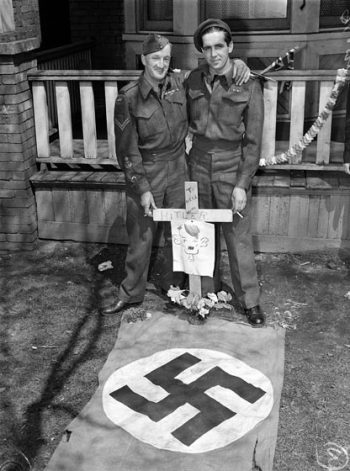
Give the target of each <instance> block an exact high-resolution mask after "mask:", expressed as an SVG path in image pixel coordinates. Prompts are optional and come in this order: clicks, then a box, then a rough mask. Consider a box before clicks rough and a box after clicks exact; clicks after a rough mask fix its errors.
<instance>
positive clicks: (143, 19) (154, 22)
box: [139, 0, 173, 31]
mask: <svg viewBox="0 0 350 471" xmlns="http://www.w3.org/2000/svg"><path fill="white" fill-rule="evenodd" d="M139 15H140V29H141V30H145V31H172V29H173V1H172V0H139Z"/></svg>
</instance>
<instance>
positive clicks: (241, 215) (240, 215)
mask: <svg viewBox="0 0 350 471" xmlns="http://www.w3.org/2000/svg"><path fill="white" fill-rule="evenodd" d="M235 214H238V216H239V217H240V218H241V219H243V217H244V216H243V214H241V213H240V212H239V211H236V212H235Z"/></svg>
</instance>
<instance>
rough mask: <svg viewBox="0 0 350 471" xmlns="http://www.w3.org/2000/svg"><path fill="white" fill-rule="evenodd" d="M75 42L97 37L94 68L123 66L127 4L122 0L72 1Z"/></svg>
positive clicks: (72, 37)
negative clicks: (123, 35) (124, 5)
mask: <svg viewBox="0 0 350 471" xmlns="http://www.w3.org/2000/svg"><path fill="white" fill-rule="evenodd" d="M70 22H71V39H72V42H75V41H81V40H84V39H91V38H94V39H95V40H96V47H95V48H94V50H93V52H92V66H93V68H94V69H124V68H125V59H124V45H123V41H122V33H123V27H124V7H123V1H121V0H70Z"/></svg>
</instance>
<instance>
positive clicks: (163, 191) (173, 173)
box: [119, 155, 186, 303]
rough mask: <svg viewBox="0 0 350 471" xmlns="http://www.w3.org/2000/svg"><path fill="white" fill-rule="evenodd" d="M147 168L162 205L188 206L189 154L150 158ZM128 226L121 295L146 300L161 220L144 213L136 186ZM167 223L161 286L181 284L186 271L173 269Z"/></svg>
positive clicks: (129, 192)
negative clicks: (186, 159) (186, 198)
mask: <svg viewBox="0 0 350 471" xmlns="http://www.w3.org/2000/svg"><path fill="white" fill-rule="evenodd" d="M143 165H144V168H145V171H146V175H147V178H148V181H149V182H150V184H151V191H152V194H153V198H154V200H155V204H156V206H157V207H158V208H162V207H166V208H184V207H185V190H184V182H185V179H186V164H185V156H184V155H182V156H180V157H178V158H176V160H169V161H164V160H161V161H156V160H155V161H147V162H144V164H143ZM126 206H127V217H126V228H127V233H128V237H129V246H128V250H127V254H126V260H125V271H126V277H125V278H124V280H123V281H122V283H121V285H120V289H119V298H120V299H122V300H123V301H126V302H127V303H137V302H141V301H143V298H144V295H145V290H146V283H147V276H148V270H149V263H150V258H151V251H152V243H153V239H154V235H155V232H156V229H157V224H156V223H155V222H154V221H153V219H152V217H148V216H144V209H143V208H142V206H141V205H140V195H138V194H136V193H134V192H133V191H132V188H128V187H127V190H126ZM163 224H164V237H165V247H164V252H165V253H164V257H163V260H164V261H163V266H162V276H161V277H160V279H161V287H162V288H163V289H166V290H167V289H168V288H169V286H170V285H171V284H174V285H177V284H179V283H180V282H181V281H182V279H183V273H173V268H172V265H173V261H172V260H173V259H172V245H171V230H170V223H163Z"/></svg>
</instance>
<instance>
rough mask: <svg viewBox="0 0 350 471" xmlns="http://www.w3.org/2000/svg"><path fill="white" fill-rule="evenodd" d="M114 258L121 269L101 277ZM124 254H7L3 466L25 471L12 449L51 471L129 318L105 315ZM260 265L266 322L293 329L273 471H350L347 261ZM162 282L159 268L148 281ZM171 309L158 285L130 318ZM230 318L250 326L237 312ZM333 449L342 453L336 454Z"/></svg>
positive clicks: (0, 282) (0, 434)
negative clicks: (11, 460)
mask: <svg viewBox="0 0 350 471" xmlns="http://www.w3.org/2000/svg"><path fill="white" fill-rule="evenodd" d="M103 249H104V250H103ZM106 257H107V258H110V259H111V260H112V262H113V267H114V268H113V269H112V270H106V271H104V272H99V271H98V270H97V266H98V264H99V263H100V262H102V261H105V260H106ZM124 257H125V247H123V246H110V247H104V246H99V245H97V244H90V245H89V244H76V243H68V242H67V243H55V242H40V243H39V245H38V249H37V250H35V251H33V252H26V253H14V254H9V255H0V269H1V273H0V289H1V291H0V317H1V319H0V321H1V365H0V366H1V380H0V381H1V382H0V398H1V405H0V440H1V442H0V445H1V447H0V457H1V460H0V469H6V471H19V470H20V469H21V468H20V465H18V467H17V468H16V467H13V468H2V466H1V465H3V464H4V463H5V461H6V459H8V457H9V456H10V454H11V453H12V452H13V451H14V450H16V452H17V460H18V461H21V460H22V462H23V467H22V469H25V467H26V466H25V463H28V462H29V463H30V466H31V469H32V470H35V471H42V470H44V468H45V466H46V464H47V463H48V460H49V458H50V456H51V454H52V453H53V451H54V449H55V447H56V446H57V444H58V442H59V441H60V439H61V437H62V435H63V434H64V431H65V428H66V427H67V425H68V424H69V423H70V421H71V420H72V419H73V418H74V417H75V416H76V415H77V414H78V413H79V412H80V410H81V409H82V408H83V406H84V405H85V404H86V403H87V402H88V401H89V399H90V398H91V396H92V395H93V393H94V391H95V389H96V387H97V375H98V372H99V371H100V369H101V368H102V366H103V364H104V362H105V360H106V358H107V355H108V353H109V352H110V350H111V349H112V347H113V345H114V343H115V341H116V338H117V334H118V328H119V325H120V321H121V319H120V315H112V316H105V317H104V316H102V315H101V314H100V312H99V307H101V305H103V304H105V303H108V301H109V300H110V299H112V297H113V296H114V295H115V294H116V293H117V285H118V283H119V282H120V281H121V279H122V277H123V267H124ZM223 258H224V264H223V272H224V275H225V279H228V268H227V260H226V257H225V256H224V257H223ZM256 260H257V265H258V270H259V277H260V282H261V288H262V305H263V307H264V310H265V311H266V313H267V318H268V324H269V325H274V324H279V325H282V326H283V327H285V328H286V330H287V332H286V346H285V348H286V352H285V378H284V387H283V391H282V400H281V408H280V421H279V434H278V441H277V448H276V454H275V470H276V471H288V470H290V471H292V470H293V471H304V470H305V471H317V470H320V469H345V470H346V469H350V465H346V460H347V458H346V456H347V454H348V453H349V454H350V408H349V399H348V398H349V383H350V380H349V378H350V375H349V373H350V299H349V297H347V296H346V294H347V293H348V292H350V253H349V252H346V251H345V250H339V251H336V250H334V251H329V252H312V253H304V254H276V255H273V254H257V256H256ZM157 276H158V273H157V263H156V261H155V264H154V265H153V271H152V281H156V279H157ZM166 302H167V301H166V299H164V297H162V296H160V294H158V293H157V291H156V290H155V289H154V288H153V285H152V284H150V285H149V289H148V291H147V295H146V299H145V302H144V305H143V306H142V308H136V309H135V308H133V309H129V310H128V311H126V312H125V316H134V317H135V318H136V317H138V316H139V315H140V313H141V314H142V312H143V311H142V310H143V309H146V310H152V309H157V310H162V309H163V308H164V307H165V305H166ZM226 315H227V314H226ZM232 320H233V321H235V320H239V321H244V320H245V318H244V317H243V316H242V314H241V313H240V312H239V310H238V311H237V312H235V313H234V314H233V315H232V316H231V318H230V319H228V321H232ZM328 442H332V443H334V444H335V445H336V446H337V447H338V448H336V451H333V452H331V453H332V456H331V455H330V452H329V449H328V448H329V446H330V445H327V443H328ZM335 445H333V448H334V446H335ZM327 447H328V448H327ZM325 466H328V467H326V468H325ZM331 466H333V468H332V467H331ZM335 466H338V468H336V467H335ZM339 466H343V468H340V467H339ZM27 469H29V467H27ZM218 469H219V468H218ZM96 471H97V470H96ZM126 471H127V470H126ZM237 471H239V470H237Z"/></svg>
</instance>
